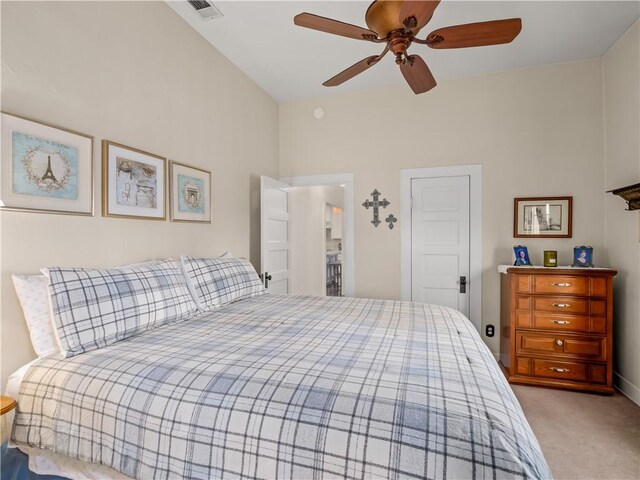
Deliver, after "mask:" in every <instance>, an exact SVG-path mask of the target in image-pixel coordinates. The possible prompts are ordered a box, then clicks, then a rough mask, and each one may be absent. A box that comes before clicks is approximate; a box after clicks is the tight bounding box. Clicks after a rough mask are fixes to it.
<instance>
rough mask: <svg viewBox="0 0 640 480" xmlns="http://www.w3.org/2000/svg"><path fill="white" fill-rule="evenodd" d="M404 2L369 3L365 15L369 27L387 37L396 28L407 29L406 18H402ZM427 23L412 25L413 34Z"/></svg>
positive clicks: (377, 1) (393, 0)
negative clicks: (404, 21) (404, 22)
mask: <svg viewBox="0 0 640 480" xmlns="http://www.w3.org/2000/svg"><path fill="white" fill-rule="evenodd" d="M403 3H404V2H402V1H397V0H375V1H374V2H373V3H372V4H371V5H369V8H368V9H367V13H366V14H365V16H364V19H365V22H366V23H367V26H368V27H369V29H370V30H373V31H374V32H376V33H377V34H378V37H380V38H385V37H386V36H387V35H388V34H389V33H390V32H393V31H394V30H403V29H406V27H405V25H404V24H403V23H402V21H403V20H404V19H401V18H400V11H401V9H402V4H403ZM426 24H427V22H424V23H422V25H419V24H418V25H415V26H414V27H412V28H411V33H412V34H413V36H415V35H417V34H418V32H419V31H420V29H421V28H422V27H424V26H425V25H426ZM394 53H395V52H394Z"/></svg>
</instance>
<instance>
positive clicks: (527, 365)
mask: <svg viewBox="0 0 640 480" xmlns="http://www.w3.org/2000/svg"><path fill="white" fill-rule="evenodd" d="M514 374H515V375H518V376H519V377H532V378H539V379H551V380H554V379H555V380H569V381H573V382H588V383H593V384H600V385H606V384H607V366H606V364H602V363H586V362H573V361H571V360H569V361H566V360H564V359H563V360H549V359H546V358H535V357H516V371H515V372H514Z"/></svg>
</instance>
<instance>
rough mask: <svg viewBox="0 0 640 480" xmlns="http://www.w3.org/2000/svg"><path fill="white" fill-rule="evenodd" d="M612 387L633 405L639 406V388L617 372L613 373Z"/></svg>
mask: <svg viewBox="0 0 640 480" xmlns="http://www.w3.org/2000/svg"><path fill="white" fill-rule="evenodd" d="M613 386H614V387H616V389H617V390H619V391H620V393H622V394H623V395H624V396H625V397H627V398H629V400H631V401H632V402H633V403H635V404H637V405H640V388H638V387H636V386H635V385H634V384H633V383H631V382H630V381H629V380H627V379H626V378H624V377H623V376H622V375H620V374H619V373H617V372H613Z"/></svg>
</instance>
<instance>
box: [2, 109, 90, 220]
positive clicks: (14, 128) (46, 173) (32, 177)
mask: <svg viewBox="0 0 640 480" xmlns="http://www.w3.org/2000/svg"><path fill="white" fill-rule="evenodd" d="M0 124H1V125H0V129H1V136H0V139H1V142H0V152H1V153H0V154H1V157H0V159H1V162H0V209H2V210H19V211H26V212H36V213H62V214H70V215H93V137H91V136H89V135H85V134H83V133H78V132H74V131H72V130H67V129H63V128H59V127H54V126H53V125H49V124H45V123H41V122H37V121H35V120H30V119H27V118H24V117H20V116H17V115H13V114H9V113H6V112H2V116H1V120H0Z"/></svg>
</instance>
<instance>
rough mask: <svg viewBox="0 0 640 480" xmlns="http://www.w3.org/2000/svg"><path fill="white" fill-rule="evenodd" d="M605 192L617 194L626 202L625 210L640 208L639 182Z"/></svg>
mask: <svg viewBox="0 0 640 480" xmlns="http://www.w3.org/2000/svg"><path fill="white" fill-rule="evenodd" d="M607 193H613V194H614V195H618V196H619V197H620V198H622V199H623V200H624V201H625V202H627V210H640V183H636V184H635V185H629V186H628V187H622V188H616V189H615V190H609V191H608V192H607Z"/></svg>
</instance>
